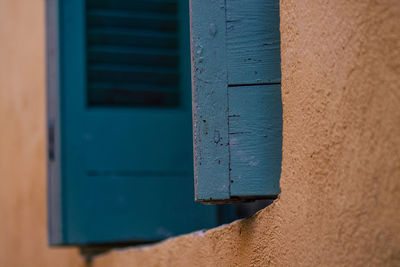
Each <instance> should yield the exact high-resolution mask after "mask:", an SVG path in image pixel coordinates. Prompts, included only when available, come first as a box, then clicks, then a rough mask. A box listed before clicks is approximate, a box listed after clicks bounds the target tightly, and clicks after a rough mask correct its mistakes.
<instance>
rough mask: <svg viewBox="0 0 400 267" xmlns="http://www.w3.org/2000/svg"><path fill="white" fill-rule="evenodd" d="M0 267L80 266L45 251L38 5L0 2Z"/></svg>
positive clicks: (73, 258)
mask: <svg viewBox="0 0 400 267" xmlns="http://www.w3.org/2000/svg"><path fill="white" fill-rule="evenodd" d="M0 40H1V42H0V267H20V266H21V267H22V266H27V267H28V266H29V267H30V266H32V267H47V266H48V267H54V266H65V267H67V266H68V267H69V266H80V264H81V262H80V257H79V255H78V253H77V251H76V250H75V249H49V248H48V246H47V222H46V165H45V157H46V154H45V65H44V53H45V50H44V1H41V0H17V1H16V0H0Z"/></svg>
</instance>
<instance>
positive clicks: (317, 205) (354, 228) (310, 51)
mask: <svg viewBox="0 0 400 267" xmlns="http://www.w3.org/2000/svg"><path fill="white" fill-rule="evenodd" d="M281 32H282V75H283V76H282V81H283V88H282V90H283V92H282V99H283V111H284V142H283V143H284V144H283V166H282V178H281V189H282V194H281V195H280V197H279V199H278V200H277V201H276V202H275V203H274V204H273V205H272V206H270V207H268V208H266V209H265V210H262V211H261V212H259V213H258V214H257V215H256V216H254V217H252V218H250V219H247V220H243V221H239V222H235V223H233V224H231V225H228V226H225V227H221V228H218V229H214V230H210V231H208V232H206V233H205V234H197V235H186V236H181V237H178V238H175V239H171V240H167V241H165V242H163V243H161V244H158V245H156V246H152V247H145V248H141V249H125V250H121V251H114V252H112V253H109V254H108V255H105V256H101V257H99V258H97V259H96V260H95V262H94V266H95V267H111V266H268V265H271V266H400V1H397V0H386V1H385V0H381V1H372V0H360V1H347V0H325V1H315V0H314V1H311V0H309V1H307V0H281Z"/></svg>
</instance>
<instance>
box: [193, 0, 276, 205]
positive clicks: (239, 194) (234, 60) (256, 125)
mask: <svg viewBox="0 0 400 267" xmlns="http://www.w3.org/2000/svg"><path fill="white" fill-rule="evenodd" d="M190 12H191V38H192V77H193V81H192V85H193V110H194V115H193V123H194V147H195V158H194V160H195V187H196V200H198V201H201V202H216V203H218V202H231V201H237V200H243V199H256V198H275V197H276V196H277V195H278V194H279V192H280V189H279V178H280V171H281V157H282V156H281V147H282V104H281V90H280V82H281V72H280V33H279V1H278V0H249V1H243V0H217V1H215V0H191V6H190Z"/></svg>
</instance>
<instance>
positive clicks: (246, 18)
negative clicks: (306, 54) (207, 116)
mask: <svg viewBox="0 0 400 267" xmlns="http://www.w3.org/2000/svg"><path fill="white" fill-rule="evenodd" d="M227 50H228V51H227V57H228V82H229V84H255V83H257V84H259V83H271V82H272V83H279V82H280V80H281V71H280V32H279V1H277V0H247V1H245V3H244V2H243V1H241V0H227Z"/></svg>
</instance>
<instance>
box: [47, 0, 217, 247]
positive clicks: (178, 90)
mask: <svg viewBox="0 0 400 267" xmlns="http://www.w3.org/2000/svg"><path fill="white" fill-rule="evenodd" d="M187 5H188V3H187V1H185V0H151V1H150V0H142V1H129V0H112V1H111V0H88V1H82V0H68V1H57V0H48V1H47V18H48V21H47V28H48V32H47V38H48V48H47V51H48V93H49V98H48V100H49V101H48V120H49V142H48V148H49V164H48V166H49V233H50V243H51V244H52V245H87V244H96V243H120V242H135V243H136V242H149V241H156V240H160V239H163V238H166V237H170V236H173V235H177V234H182V233H187V232H190V231H194V230H198V229H202V228H210V227H214V226H216V225H217V224H218V214H217V208H216V207H213V206H203V205H201V204H199V203H195V202H194V201H193V199H194V195H193V163H192V160H193V158H192V132H191V129H192V128H191V102H190V72H189V71H190V65H189V64H190V61H189V60H190V58H189V55H190V52H189V19H188V14H189V12H188V6H187Z"/></svg>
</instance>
